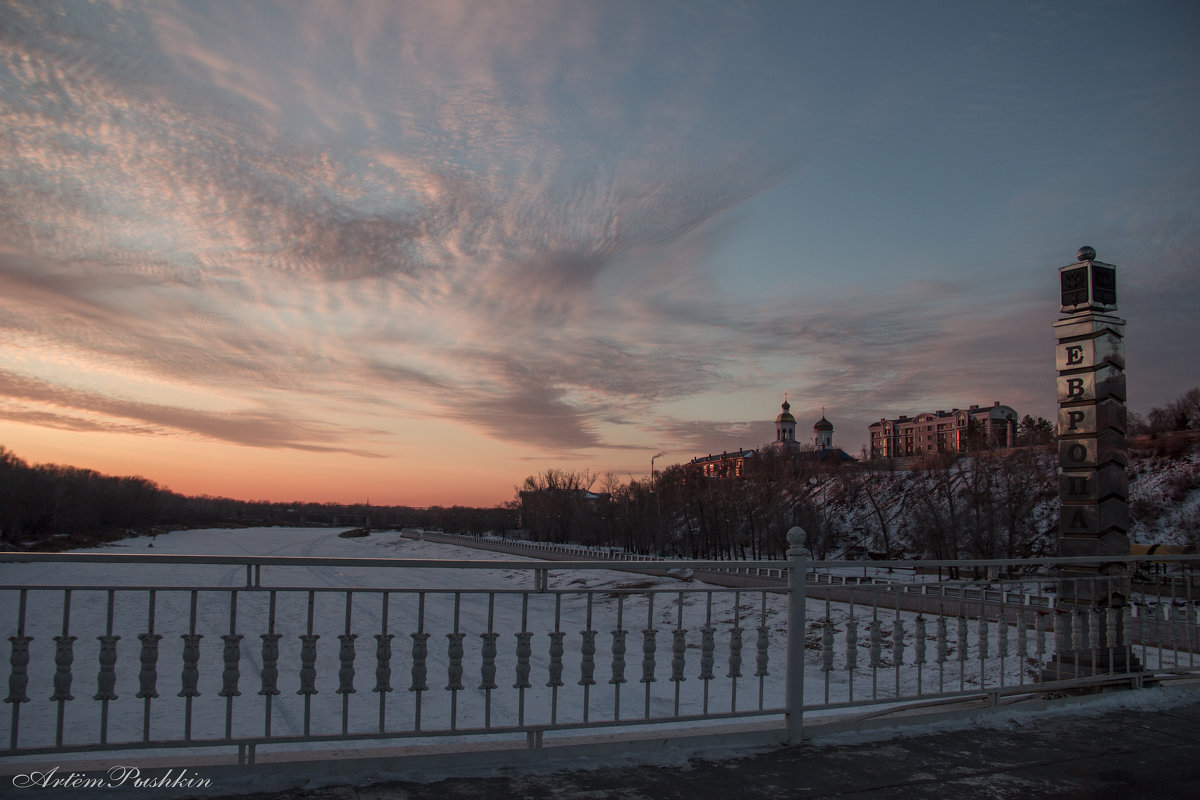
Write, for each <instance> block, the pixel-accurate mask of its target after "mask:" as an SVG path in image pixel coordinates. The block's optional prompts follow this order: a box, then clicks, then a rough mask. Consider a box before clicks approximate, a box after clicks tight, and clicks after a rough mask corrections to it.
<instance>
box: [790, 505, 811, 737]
mask: <svg viewBox="0 0 1200 800" xmlns="http://www.w3.org/2000/svg"><path fill="white" fill-rule="evenodd" d="M804 538H805V534H804V530H803V529H802V528H800V527H798V526H797V527H794V528H792V529H791V530H789V531H788V532H787V540H788V551H787V556H788V633H787V694H786V699H785V703H786V707H787V713H786V718H787V738H788V743H789V744H799V743H800V739H801V736H802V734H803V728H804V631H805V628H806V627H807V623H806V622H805V619H804V614H805V599H806V598H805V589H806V580H807V575H806V573H807V572H808V560H809V558H811V555H810V554H809V552H808V550H806V549H805V548H804Z"/></svg>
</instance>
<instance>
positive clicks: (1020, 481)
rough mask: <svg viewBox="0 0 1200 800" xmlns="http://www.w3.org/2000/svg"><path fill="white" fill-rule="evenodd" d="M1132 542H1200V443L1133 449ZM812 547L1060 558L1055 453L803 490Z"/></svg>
mask: <svg viewBox="0 0 1200 800" xmlns="http://www.w3.org/2000/svg"><path fill="white" fill-rule="evenodd" d="M1127 474H1128V476H1129V504H1130V517H1131V526H1130V531H1129V536H1130V541H1131V543H1136V544H1172V545H1200V439H1198V438H1197V437H1195V436H1175V437H1160V438H1159V439H1154V440H1151V439H1148V438H1139V439H1135V440H1133V441H1132V442H1131V444H1130V448H1129V464H1128V468H1127ZM806 490H807V493H808V497H807V498H806V500H807V501H808V502H807V503H805V504H804V506H805V513H804V514H803V516H804V517H805V518H803V519H800V520H799V521H800V524H801V525H802V527H804V528H805V530H806V531H807V532H808V534H809V546H810V548H811V549H812V550H813V552H814V553H815V554H816V555H817V556H818V557H825V558H839V557H851V558H853V557H858V556H865V555H866V554H868V553H880V554H882V553H888V554H891V555H893V556H896V555H901V556H909V555H913V556H922V557H926V558H956V557H963V558H965V557H980V558H1004V557H1014V558H1015V557H1025V556H1046V555H1054V554H1055V548H1056V541H1057V537H1058V518H1059V508H1060V505H1059V499H1058V492H1059V488H1058V469H1057V459H1056V457H1055V454H1054V453H1053V452H1048V451H1025V452H1016V453H1008V454H1005V455H1003V456H997V455H994V454H982V455H980V456H977V457H969V458H960V459H958V460H957V461H953V462H943V463H940V464H930V465H926V466H924V467H920V468H914V469H912V470H897V471H878V472H872V471H868V470H864V471H862V472H859V471H857V470H843V471H841V472H837V473H831V474H826V475H818V476H813V477H812V478H810V479H809V483H808V486H807V487H806Z"/></svg>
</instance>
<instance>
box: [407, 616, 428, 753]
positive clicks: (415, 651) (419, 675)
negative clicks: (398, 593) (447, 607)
mask: <svg viewBox="0 0 1200 800" xmlns="http://www.w3.org/2000/svg"><path fill="white" fill-rule="evenodd" d="M409 636H411V637H412V640H413V645H412V683H411V684H410V685H409V687H408V690H409V691H410V692H416V695H415V701H414V703H413V719H414V722H413V730H414V731H419V730H421V693H422V692H425V691H428V689H429V684H428V683H426V680H425V679H426V675H427V670H426V666H425V660H426V659H427V658H428V657H429V634H428V633H426V632H425V592H418V593H417V630H416V633H410V634H409Z"/></svg>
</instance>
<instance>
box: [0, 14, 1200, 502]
mask: <svg viewBox="0 0 1200 800" xmlns="http://www.w3.org/2000/svg"><path fill="white" fill-rule="evenodd" d="M1198 143H1200V4H1197V3H1193V2H1183V1H1181V2H1153V1H1152V0H1151V1H1150V2H1147V1H1146V0H1137V1H1136V2H1105V1H1104V0H1088V1H1087V2H1057V1H1056V2H1030V3H1018V2H1009V1H1008V0H1004V1H1003V2H1000V1H997V2H965V3H957V2H922V1H921V0H913V1H912V2H891V1H890V0H888V1H884V0H880V1H879V2H852V1H851V2H843V1H842V0H839V1H838V2H747V3H735V2H728V1H722V2H713V3H701V2H693V1H692V0H679V2H654V1H652V0H635V1H633V2H609V1H607V0H606V1H605V2H585V1H584V0H548V1H547V2H492V1H491V0H488V1H487V2H485V0H470V1H469V2H451V1H450V0H427V1H425V2H418V1H417V0H410V1H409V2H393V1H392V0H378V2H321V3H301V2H292V1H291V0H288V1H287V2H282V1H281V2H278V3H269V2H257V1H254V0H203V2H179V3H167V2H153V3H137V2H94V3H86V2H68V3H59V2H48V1H47V0H30V2H13V0H3V2H0V337H2V338H0V445H3V446H4V447H6V448H7V449H9V450H10V451H13V452H14V453H16V455H18V456H19V457H21V458H23V459H25V460H26V461H28V462H31V463H46V462H52V463H58V464H69V465H73V466H78V467H85V468H89V469H95V470H98V471H100V472H104V473H108V474H118V475H142V476H144V477H146V478H149V479H151V480H154V481H156V482H158V483H159V484H161V485H163V486H166V487H168V488H170V489H173V490H175V491H177V492H182V493H185V494H210V495H221V496H228V497H236V498H242V499H271V500H292V499H301V500H315V501H334V502H361V501H364V500H369V501H370V502H372V503H376V504H406V505H418V506H422V505H431V504H451V503H462V504H469V505H490V504H494V503H500V502H503V501H506V500H510V499H512V498H513V496H514V491H513V487H514V486H515V485H517V484H520V483H521V482H522V480H523V479H524V477H525V476H526V475H530V474H533V473H535V472H539V471H543V470H545V469H547V468H549V467H559V468H569V469H586V470H589V471H592V472H596V473H601V474H602V473H605V472H609V471H612V472H614V473H615V474H616V475H617V476H618V477H619V478H620V479H621V480H628V479H629V477H630V476H632V477H641V476H644V475H645V474H646V473H647V472H648V471H649V469H650V460H651V457H652V456H654V455H655V454H658V453H662V454H663V455H661V456H660V457H659V459H658V461H657V462H656V465H657V466H659V467H661V466H664V465H666V464H671V463H681V462H685V461H687V460H690V459H691V458H693V457H695V456H698V455H705V454H708V453H715V452H720V451H721V450H724V449H734V448H738V447H754V446H758V445H760V444H762V443H764V442H766V441H769V440H771V439H773V438H774V425H773V422H772V421H773V419H774V417H775V415H776V413H778V410H779V404H780V403H781V402H782V400H783V398H784V394H785V393H786V394H787V396H788V398H789V400H790V402H791V404H792V411H793V413H795V414H796V416H797V418H798V420H799V421H800V428H801V433H802V435H804V436H805V437H807V436H808V435H809V434H808V431H810V430H811V424H812V422H815V421H816V420H817V419H818V418H819V417H820V416H821V411H822V409H824V410H825V414H826V415H827V416H828V418H829V419H830V420H832V421H833V423H834V424H835V426H836V432H835V434H834V442H835V444H836V445H838V446H840V447H842V448H844V449H846V450H848V451H850V452H851V453H855V454H856V453H857V452H858V451H859V449H860V447H861V446H862V445H863V444H864V443H865V442H866V439H867V436H866V426H867V425H868V424H869V423H870V422H872V421H877V420H879V419H880V418H881V417H884V416H887V417H895V416H898V415H900V414H914V413H917V412H920V411H927V410H936V409H949V408H951V407H955V406H957V407H965V406H967V405H969V404H971V403H980V404H991V403H992V402H993V401H995V400H999V401H1000V402H1002V403H1005V404H1007V405H1011V406H1013V407H1014V408H1016V409H1017V411H1018V412H1019V413H1021V414H1026V413H1029V414H1034V415H1041V416H1046V417H1049V416H1051V414H1052V412H1053V410H1054V402H1055V401H1054V391H1055V380H1054V377H1055V372H1054V355H1053V353H1054V334H1053V330H1052V328H1051V323H1052V322H1053V321H1054V320H1055V319H1057V317H1058V307H1057V303H1056V302H1055V301H1056V292H1057V277H1058V271H1057V270H1058V267H1060V266H1063V265H1064V264H1067V263H1070V262H1071V261H1073V260H1074V255H1075V252H1076V250H1077V248H1078V247H1079V246H1080V245H1084V244H1090V245H1092V246H1094V247H1095V248H1096V250H1097V253H1098V258H1099V259H1100V260H1102V261H1107V262H1110V263H1115V264H1116V265H1117V266H1118V284H1119V291H1120V298H1119V307H1120V310H1119V312H1118V313H1119V314H1120V315H1121V316H1123V317H1125V318H1126V319H1128V321H1129V325H1128V328H1127V331H1126V333H1127V357H1128V380H1129V394H1130V407H1131V408H1132V409H1133V410H1135V411H1140V412H1145V411H1146V410H1147V409H1148V408H1150V407H1151V406H1154V405H1160V404H1162V403H1164V402H1165V401H1167V400H1170V399H1172V398H1173V397H1175V396H1177V395H1178V394H1180V393H1182V392H1183V391H1184V390H1186V389H1188V388H1190V387H1191V386H1195V385H1197V384H1200V369H1198V367H1200V355H1198V354H1197V342H1200V313H1198V311H1197V309H1198V306H1200V268H1198V262H1200V256H1198V253H1200V144H1198Z"/></svg>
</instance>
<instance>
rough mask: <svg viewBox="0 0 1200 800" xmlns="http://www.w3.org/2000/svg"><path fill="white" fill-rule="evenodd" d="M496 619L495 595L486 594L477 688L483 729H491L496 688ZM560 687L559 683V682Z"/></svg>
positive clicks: (560, 667) (492, 593) (560, 664)
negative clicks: (480, 699) (486, 604)
mask: <svg viewBox="0 0 1200 800" xmlns="http://www.w3.org/2000/svg"><path fill="white" fill-rule="evenodd" d="M495 617H496V593H495V592H488V621H487V632H486V633H481V634H479V637H480V638H481V639H483V645H482V647H481V648H480V655H481V657H482V664H481V665H480V668H479V688H480V689H481V690H482V691H483V696H484V703H483V727H485V728H490V727H492V690H493V689H495V688H497V684H496V654H497V648H496V640H497V639H499V638H500V634H498V633H496V632H495V630H494V627H495ZM551 637H552V638H551V643H552V644H551V649H553V634H551ZM551 662H552V663H551V673H553V671H554V668H553V656H551ZM559 670H560V671H561V670H562V657H561V654H560V656H559ZM560 685H561V682H560Z"/></svg>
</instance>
